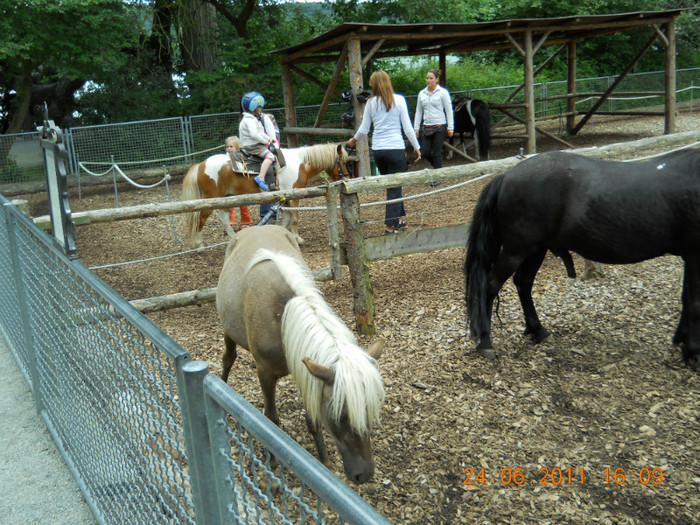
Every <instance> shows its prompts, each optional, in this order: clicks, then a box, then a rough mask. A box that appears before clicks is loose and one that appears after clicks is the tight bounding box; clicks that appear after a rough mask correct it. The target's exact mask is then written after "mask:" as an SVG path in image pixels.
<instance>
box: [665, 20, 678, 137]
mask: <svg viewBox="0 0 700 525" xmlns="http://www.w3.org/2000/svg"><path fill="white" fill-rule="evenodd" d="M666 40H667V42H665V43H666V65H665V77H664V80H665V88H666V103H665V108H664V109H665V118H664V133H665V134H667V135H668V134H669V133H675V132H676V31H675V21H674V20H673V19H672V20H670V21H669V22H667V23H666Z"/></svg>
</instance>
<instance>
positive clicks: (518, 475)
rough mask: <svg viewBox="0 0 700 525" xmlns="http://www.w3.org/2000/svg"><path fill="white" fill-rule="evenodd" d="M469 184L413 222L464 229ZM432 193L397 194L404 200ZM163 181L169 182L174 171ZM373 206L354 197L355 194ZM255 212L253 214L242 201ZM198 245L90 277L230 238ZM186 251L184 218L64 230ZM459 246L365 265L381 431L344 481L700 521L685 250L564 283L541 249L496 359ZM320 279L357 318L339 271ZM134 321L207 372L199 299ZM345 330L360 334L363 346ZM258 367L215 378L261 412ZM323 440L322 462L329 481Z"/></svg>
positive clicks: (431, 502) (109, 198) (300, 426)
mask: <svg viewBox="0 0 700 525" xmlns="http://www.w3.org/2000/svg"><path fill="white" fill-rule="evenodd" d="M678 123H679V128H680V131H684V130H687V129H695V128H697V126H698V125H700V117H699V116H698V115H697V114H696V115H695V116H690V115H687V114H681V115H680V116H679V119H678ZM552 131H553V132H557V130H556V129H553V130H552ZM662 131H663V120H662V119H661V118H627V119H619V118H618V119H609V118H608V119H606V118H604V117H600V118H597V119H595V121H594V122H593V125H591V126H587V127H586V128H584V131H582V133H581V134H580V135H578V136H576V137H571V138H570V140H571V141H572V142H573V143H574V144H575V146H576V147H584V146H589V145H594V144H599V145H602V144H610V143H615V142H623V141H629V140H634V139H637V138H641V137H645V136H652V135H659V134H661V133H662ZM521 146H524V144H521V143H520V142H519V141H518V140H512V141H503V140H499V141H496V142H495V143H494V148H493V150H492V158H502V157H508V156H512V155H516V154H517V153H518V152H519V149H520V147H521ZM547 149H561V146H560V145H559V144H557V143H554V142H551V141H547V140H546V139H541V138H538V151H545V150H547ZM645 154H646V152H639V156H643V155H645ZM450 162H451V163H457V162H460V161H457V160H452V161H450ZM424 167H426V165H425V163H424V162H422V163H419V164H418V165H417V166H413V167H412V169H422V168H424ZM481 186H483V184H482V185H470V186H463V187H461V188H459V189H455V190H450V191H444V192H442V193H437V194H434V195H431V196H428V197H425V198H421V199H415V200H410V201H408V202H407V203H406V207H407V210H408V214H409V215H408V221H409V230H410V229H411V228H420V227H431V226H437V225H444V224H454V223H463V222H469V220H470V217H471V212H472V207H473V204H474V202H475V200H476V198H477V197H478V194H479V191H480V189H481ZM447 187H448V185H447V184H443V185H441V186H439V187H438V188H437V189H442V190H446V189H447ZM434 189H435V188H431V187H429V186H427V185H419V186H411V187H406V188H404V193H405V194H407V195H418V194H423V193H430V192H431V191H432V190H434ZM171 191H173V192H175V194H178V193H179V182H177V181H176V182H175V184H174V189H172V190H171ZM72 194H73V195H72V198H71V206H72V209H73V211H80V210H85V209H99V208H105V207H113V206H114V201H115V198H114V194H113V189H112V188H111V187H110V186H104V187H101V188H90V189H83V194H82V199H80V200H79V199H78V198H77V195H75V192H74V191H73V192H72ZM23 197H24V198H27V199H29V200H30V204H31V213H32V214H34V215H42V214H45V213H47V211H46V210H45V206H46V196H45V194H36V195H28V196H23ZM382 199H383V195H381V194H378V193H377V194H367V195H363V196H362V202H373V201H379V200H382ZM165 200H167V197H166V193H165V190H164V189H163V188H162V187H159V188H156V189H153V190H134V189H132V188H131V187H128V186H126V184H121V183H120V187H119V204H120V205H122V206H125V205H132V204H141V203H148V202H161V201H165ZM305 205H309V206H313V205H322V202H321V201H320V200H316V201H311V202H309V203H305ZM251 212H254V214H255V215H257V209H256V208H255V209H251ZM362 213H363V218H364V219H365V220H366V221H367V223H366V226H365V231H366V235H368V236H369V235H379V234H380V232H381V229H382V224H381V218H382V216H383V206H378V207H366V208H363V212H362ZM324 217H325V216H324V212H306V213H304V214H303V215H302V217H301V228H300V232H301V234H302V236H303V237H304V238H305V240H306V244H305V245H304V246H303V248H302V251H303V254H304V257H305V259H306V260H307V262H308V264H309V266H310V267H311V268H312V269H318V268H325V267H327V266H328V265H329V262H328V251H327V243H328V240H327V234H326V228H325V224H324V221H325V218H324ZM174 231H175V232H176V233H177V239H175V236H174ZM204 239H205V243H206V244H207V245H216V246H215V247H213V248H211V249H208V250H205V251H202V252H196V253H186V254H184V255H178V256H175V257H169V258H163V259H157V260H151V261H146V262H139V263H135V264H129V265H123V266H116V267H109V268H101V269H95V270H94V271H95V273H96V274H97V275H99V276H100V277H101V278H102V279H104V280H105V281H106V282H107V283H108V284H110V285H111V286H112V287H114V288H115V289H116V290H117V291H118V292H119V293H120V294H122V295H123V296H124V297H126V298H127V299H130V300H131V299H139V298H145V297H152V296H157V295H163V294H168V293H174V292H181V291H187V290H193V289H196V288H200V287H214V286H216V283H217V279H218V274H219V271H220V268H221V265H222V262H223V254H224V250H225V245H224V244H223V243H224V242H225V241H226V237H225V235H224V232H223V229H222V228H221V226H220V225H219V224H218V223H217V222H216V221H215V220H213V219H210V220H209V222H208V223H207V225H206V227H205V230H204ZM186 248H187V246H186V245H185V242H184V239H183V232H182V230H181V228H180V226H179V221H178V220H175V221H174V222H172V221H171V219H170V218H154V219H144V220H135V221H122V222H116V223H111V224H98V225H90V226H84V227H80V228H79V229H78V242H77V251H78V256H79V259H80V260H81V261H82V262H83V263H84V264H86V265H87V266H89V267H95V266H101V265H107V264H113V263H120V262H125V261H136V260H142V259H147V258H151V257H155V256H159V255H167V254H173V253H176V252H179V251H180V250H185V249H186ZM464 253H465V250H464V249H450V250H443V251H440V252H433V253H429V254H421V255H411V256H405V257H401V258H395V259H390V260H385V261H378V262H376V263H374V264H373V265H372V267H371V280H372V283H373V286H374V297H375V302H376V325H377V334H376V337H383V338H384V339H385V340H386V350H385V355H384V356H382V358H381V359H380V362H379V364H380V371H381V373H382V376H383V378H384V381H385V384H386V394H387V397H386V405H385V410H384V415H383V425H382V427H381V428H379V429H377V431H376V432H375V433H374V436H373V445H374V453H375V459H376V461H377V472H376V474H375V477H374V479H373V480H372V481H371V482H369V483H367V484H365V485H362V486H359V487H357V486H354V487H353V488H354V489H355V490H356V491H357V492H358V493H359V494H360V495H361V496H362V497H363V498H365V499H366V500H367V501H368V502H369V503H370V504H372V505H373V506H375V507H376V508H377V509H378V510H379V511H380V512H381V513H382V514H383V515H384V516H386V518H387V519H389V520H390V521H391V522H393V523H397V524H399V523H400V524H426V523H430V524H453V523H481V524H496V523H541V524H545V523H615V524H617V523H625V524H637V523H638V524H652V523H654V524H655V523H658V524H662V523H663V524H667V523H677V524H685V523H687V524H691V523H700V498H699V497H698V491H699V490H700V374H698V373H697V372H693V371H692V370H690V369H689V368H688V367H686V366H685V365H684V363H683V362H682V360H681V357H680V351H679V349H678V348H675V347H673V346H672V344H671V337H672V335H673V331H674V330H675V327H676V324H677V322H678V319H679V314H680V290H681V279H682V265H681V263H680V261H679V260H678V259H677V258H674V257H663V258H660V259H656V260H652V261H647V262H644V263H640V264H636V265H631V266H620V267H611V266H608V267H605V275H604V277H602V278H600V279H596V280H585V281H584V280H581V279H580V278H577V279H568V278H567V277H566V273H565V271H564V267H563V265H562V264H561V261H559V260H557V259H554V258H552V257H550V256H548V259H547V260H546V261H545V265H544V267H543V269H542V270H541V272H540V274H539V276H538V279H537V281H536V283H535V290H534V294H535V301H536V305H537V307H538V309H539V313H540V317H541V318H542V321H543V323H544V324H545V326H547V327H548V328H549V329H550V330H551V331H552V336H551V337H549V338H548V339H547V340H546V341H544V342H542V343H540V344H539V345H534V344H533V343H532V342H531V341H530V340H529V339H527V338H526V337H525V336H523V335H522V330H523V328H524V323H523V319H522V314H521V311H520V306H519V302H518V300H517V296H516V294H515V292H514V287H513V286H512V284H511V283H509V284H507V285H506V287H505V288H504V290H503V291H502V292H501V295H500V310H499V317H498V319H497V320H495V321H494V344H495V348H496V351H497V354H498V357H497V359H496V360H494V361H487V360H485V359H483V358H481V357H479V356H478V355H477V354H476V353H475V351H474V343H473V342H472V341H471V340H469V339H468V337H467V336H466V333H465V326H466V319H465V308H464V298H463V295H464V278H463V274H462V266H463V262H464ZM575 263H576V268H577V271H578V272H579V275H580V274H581V271H582V264H583V262H582V260H581V259H580V258H579V257H577V256H575ZM320 287H321V289H322V290H323V292H324V293H325V296H326V298H327V300H328V302H329V304H331V306H332V307H333V308H334V309H335V310H336V311H337V312H338V314H339V315H340V316H341V317H342V318H343V319H344V320H345V321H346V323H347V324H348V325H349V326H350V327H354V321H353V316H352V291H351V287H350V282H349V278H348V277H346V278H345V279H344V280H343V281H340V282H326V283H321V284H320ZM149 318H151V319H152V320H153V321H154V322H155V323H156V324H157V325H158V326H160V327H161V328H162V329H163V330H164V331H165V332H166V333H168V334H169V335H170V336H171V337H173V338H174V339H175V340H176V341H177V342H178V343H179V344H181V345H182V346H183V347H184V348H186V349H187V350H188V351H189V352H190V353H191V354H192V356H193V358H194V359H201V360H204V361H206V362H208V363H209V365H210V367H211V370H212V372H214V373H219V371H220V370H221V363H220V359H221V352H222V349H223V338H222V334H221V329H220V327H219V321H218V318H217V314H216V309H215V306H214V305H213V304H208V305H204V306H199V307H186V308H178V309H173V310H170V311H166V312H159V313H153V314H149ZM359 339H360V340H361V342H362V344H363V345H364V346H366V345H367V344H368V343H369V342H371V340H372V339H373V338H368V337H360V338H359ZM254 367H255V365H254V363H253V361H252V359H251V357H250V355H249V354H248V353H247V352H245V351H242V352H240V354H239V360H238V362H237V363H236V366H235V367H234V370H233V373H232V377H231V379H230V380H229V384H230V385H231V386H232V387H233V388H235V389H236V390H237V391H239V392H240V393H241V394H242V395H243V396H244V397H246V399H248V400H249V401H250V402H251V403H253V404H254V405H255V406H257V407H259V408H262V403H261V399H260V388H259V385H258V383H257V378H256V375H255V371H254ZM278 396H279V398H278V406H279V412H280V417H281V419H282V428H283V429H284V430H285V431H286V432H288V433H289V434H290V435H291V436H292V437H293V438H294V439H295V440H297V441H298V442H299V443H300V444H301V445H302V446H304V447H305V448H306V449H307V450H309V451H311V452H312V453H313V452H315V451H314V449H313V442H312V440H311V439H310V437H309V436H308V434H307V432H306V427H305V424H304V420H303V415H302V414H303V412H302V407H301V403H300V399H299V396H298V393H297V391H296V388H295V386H294V384H293V383H292V381H291V380H289V379H285V380H283V381H282V382H281V384H280V386H279V389H278ZM330 448H331V449H332V456H331V465H330V466H331V469H332V470H333V471H334V472H336V474H337V475H338V476H340V477H341V479H344V476H343V471H342V465H341V462H340V459H339V456H338V454H337V453H336V452H335V449H334V447H332V446H331V447H330ZM623 473H624V477H623Z"/></svg>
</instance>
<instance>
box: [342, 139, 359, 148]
mask: <svg viewBox="0 0 700 525" xmlns="http://www.w3.org/2000/svg"><path fill="white" fill-rule="evenodd" d="M355 144H357V139H356V138H355V137H352V138H351V139H348V141H347V142H346V143H345V147H347V148H351V149H352V148H354V147H355Z"/></svg>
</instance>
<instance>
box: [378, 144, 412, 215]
mask: <svg viewBox="0 0 700 525" xmlns="http://www.w3.org/2000/svg"><path fill="white" fill-rule="evenodd" d="M372 156H373V157H374V162H375V164H376V165H377V170H378V171H379V174H380V175H388V174H390V173H403V172H404V171H407V170H408V162H407V161H406V150H405V149H373V150H372ZM401 197H402V192H401V186H397V187H396V188H387V189H386V200H388V201H389V200H393V199H400V198H401ZM405 216H406V210H405V209H404V207H403V201H398V202H390V203H389V204H387V205H386V212H385V214H384V224H386V225H387V226H394V227H397V226H398V225H399V219H400V218H402V217H405Z"/></svg>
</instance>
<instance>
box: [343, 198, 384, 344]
mask: <svg viewBox="0 0 700 525" xmlns="http://www.w3.org/2000/svg"><path fill="white" fill-rule="evenodd" d="M340 214H341V216H342V218H343V227H344V229H345V238H346V243H347V246H346V248H345V251H346V254H347V258H348V269H349V270H350V281H351V282H352V297H353V311H354V313H355V324H356V330H357V331H358V333H360V334H363V335H373V334H374V333H375V332H376V330H377V329H376V327H375V326H374V295H373V291H372V281H371V280H370V278H369V260H368V259H367V254H366V253H365V239H364V237H363V236H362V228H361V226H360V199H359V197H358V196H357V193H346V191H345V188H341V190H340Z"/></svg>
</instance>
